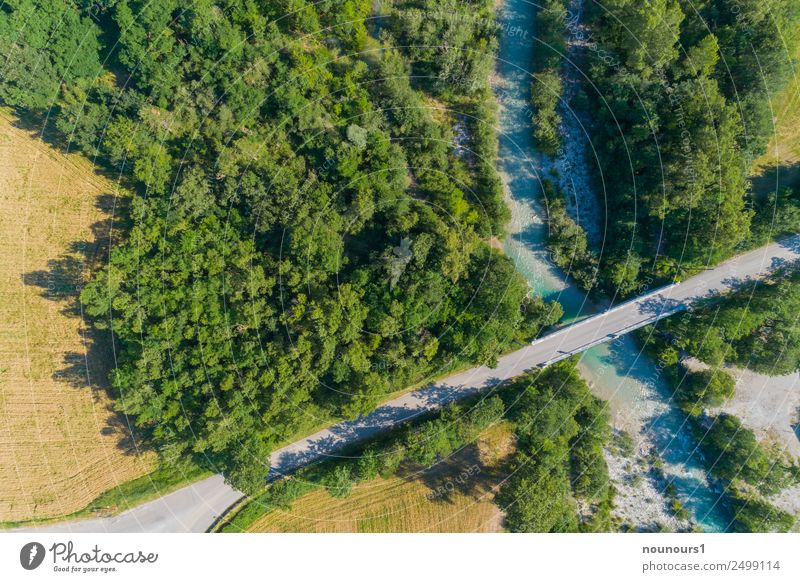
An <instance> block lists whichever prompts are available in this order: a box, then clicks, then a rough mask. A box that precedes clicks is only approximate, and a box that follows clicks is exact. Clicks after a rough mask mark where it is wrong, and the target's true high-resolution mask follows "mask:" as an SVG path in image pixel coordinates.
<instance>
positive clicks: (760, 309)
mask: <svg viewBox="0 0 800 582" xmlns="http://www.w3.org/2000/svg"><path fill="white" fill-rule="evenodd" d="M799 301H800V271H798V269H797V268H796V267H792V266H788V267H786V269H785V270H784V272H782V273H779V275H778V276H776V277H775V278H773V279H770V280H767V281H764V282H758V283H755V284H753V285H746V286H744V287H743V288H741V289H739V290H738V291H734V292H732V293H729V294H728V295H725V296H724V297H721V298H714V299H711V300H708V301H706V302H705V303H703V304H701V305H700V306H699V307H697V308H696V309H694V310H693V311H692V312H690V313H684V314H680V315H676V316H673V317H671V318H669V319H667V320H663V321H662V322H660V323H659V324H658V326H657V328H656V330H653V329H650V328H647V329H645V330H643V331H642V332H641V333H640V338H642V339H643V341H644V342H645V344H646V346H647V349H648V351H650V352H651V353H652V354H653V355H654V357H655V358H656V360H657V361H658V363H659V369H661V370H662V371H663V373H664V374H665V376H666V379H667V380H668V381H669V382H670V384H671V385H672V386H673V387H674V390H675V392H674V394H673V398H674V399H675V401H676V402H677V403H678V405H679V406H680V407H681V409H682V410H683V411H684V412H685V413H686V414H687V415H688V419H689V422H690V425H691V427H692V430H693V432H694V435H695V437H696V438H697V441H698V443H699V450H700V451H701V452H702V453H703V459H704V462H705V463H706V466H707V467H708V470H709V473H710V475H712V476H713V477H714V478H715V479H717V480H718V481H719V482H720V483H721V484H722V485H723V487H724V501H725V503H726V505H727V507H728V510H729V513H730V514H731V521H732V524H733V527H734V528H735V529H740V530H744V531H773V530H777V531H787V530H789V529H790V528H791V527H792V526H793V524H794V522H795V518H794V517H793V516H791V515H790V514H788V513H786V512H784V511H782V510H780V509H778V508H777V507H773V506H772V505H771V504H770V502H769V500H768V497H769V496H772V495H775V494H777V493H779V492H780V491H781V490H783V489H785V488H787V487H790V486H793V485H796V484H797V483H800V464H799V463H798V460H797V459H792V458H790V457H789V456H787V455H786V454H785V453H783V452H782V451H780V450H777V448H776V447H770V446H767V445H765V444H763V443H760V442H758V440H757V439H756V436H755V434H754V433H753V431H752V430H750V429H749V428H747V427H745V426H743V425H742V423H741V421H740V420H739V419H738V418H736V417H735V416H732V415H730V414H725V413H718V414H715V415H714V414H710V413H709V409H714V408H717V407H719V406H720V405H722V404H723V403H724V402H725V401H726V400H728V399H729V398H731V397H732V396H733V395H734V391H735V382H734V379H733V377H732V376H731V374H730V373H729V372H728V371H726V370H725V368H724V366H726V365H730V364H734V365H738V366H741V367H748V368H751V369H753V370H757V371H759V372H761V373H765V374H771V375H782V374H787V373H792V372H795V371H796V370H797V369H798V368H800V357H799V356H800V351H799V350H800V348H798V346H800V342H798V339H800V336H798V330H797V323H796V322H797V313H798V309H799V308H800V303H798V302H799ZM690 357H693V358H696V359H697V360H700V361H701V362H702V363H704V364H705V365H707V366H709V367H708V368H703V369H699V370H698V369H695V368H696V367H693V368H689V367H688V366H687V365H686V364H685V362H686V361H687V358H690Z"/></svg>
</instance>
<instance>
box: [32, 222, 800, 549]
mask: <svg viewBox="0 0 800 582" xmlns="http://www.w3.org/2000/svg"><path fill="white" fill-rule="evenodd" d="M798 258H800V235H795V236H792V237H790V238H788V239H786V240H783V241H780V242H775V243H772V244H769V245H766V246H763V247H760V248H758V249H756V250H753V251H750V252H747V253H744V254H742V255H739V256H737V257H735V258H733V259H730V260H728V261H725V262H724V263H721V264H720V265H717V266H716V267H713V268H710V269H708V270H706V271H704V272H702V273H700V274H698V275H695V276H693V277H691V278H689V279H686V280H685V281H681V282H677V283H674V284H672V285H669V286H667V287H663V288H660V289H656V290H655V291H652V292H649V293H645V294H644V295H642V296H639V297H637V298H635V299H632V300H630V301H627V302H625V303H621V304H619V305H615V306H613V307H611V308H610V309H607V310H606V311H603V312H601V313H598V314H596V315H592V316H590V317H586V318H583V319H580V320H578V321H575V322H573V323H570V324H569V325H565V326H563V327H561V328H558V329H556V330H555V331H553V332H552V333H549V334H548V335H545V336H543V337H541V338H538V339H536V340H534V341H533V342H531V343H530V344H529V345H526V346H525V347H523V348H520V349H518V350H516V351H514V352H512V353H509V354H507V355H505V356H503V357H501V358H500V359H499V360H498V362H497V366H495V367H493V368H490V367H488V366H478V367H476V368H472V369H470V370H466V371H464V372H460V373H457V374H454V375H452V376H448V377H447V378H445V379H443V380H439V381H437V382H434V383H431V384H429V385H427V386H425V387H423V388H421V389H419V390H416V391H413V392H409V393H407V394H404V395H402V396H399V397H397V398H394V399H393V400H390V401H388V402H385V403H384V404H382V405H381V406H379V407H378V408H376V409H375V410H374V411H372V412H371V413H369V414H367V415H365V416H363V417H361V418H359V419H357V420H353V421H345V422H341V423H338V424H335V425H333V426H331V427H328V428H326V429H324V430H321V431H319V432H317V433H315V434H313V435H311V436H308V437H306V438H304V439H301V440H299V441H297V442H295V443H292V444H290V445H288V446H285V447H283V448H281V449H278V450H277V451H275V452H274V453H273V454H272V456H271V458H270V464H269V475H268V478H269V479H275V478H277V477H280V476H282V475H286V474H289V473H291V472H293V471H296V470H297V469H299V468H301V467H304V466H306V465H308V464H310V463H313V462H316V461H319V460H322V459H325V458H329V457H336V456H337V453H340V452H341V451H342V449H344V448H346V447H347V446H348V445H352V444H355V443H358V442H361V441H364V440H367V439H369V438H371V437H374V436H376V435H378V434H380V433H382V432H385V431H386V430H389V429H391V428H393V427H396V426H398V425H400V424H402V423H404V422H407V421H409V420H411V419H413V418H415V417H417V416H419V415H421V414H427V413H429V412H432V411H435V410H437V409H439V408H441V407H442V406H445V405H447V404H449V403H451V402H455V401H457V400H460V399H462V398H465V397H467V396H472V395H475V394H478V393H480V392H481V391H484V390H487V389H489V388H491V387H493V386H496V385H498V384H500V383H502V382H504V381H505V380H508V379H511V378H515V377H517V376H520V375H522V374H524V373H526V372H529V371H532V370H535V369H537V368H542V367H544V366H547V365H549V364H552V363H554V362H557V361H559V360H563V359H565V358H568V357H570V356H573V355H575V354H579V353H581V352H583V351H585V350H587V349H589V348H591V347H593V346H596V345H598V344H601V343H603V342H606V341H610V340H613V339H614V338H617V337H619V336H621V335H624V334H627V333H630V332H631V331H633V330H635V329H638V328H641V327H643V326H645V325H648V324H651V323H655V322H656V321H658V320H660V319H663V318H664V317H668V316H670V315H672V314H674V313H677V312H678V311H681V310H684V309H687V308H688V307H689V306H691V305H692V304H694V303H696V302H697V301H700V300H702V299H706V298H708V297H711V296H713V295H715V294H721V293H725V292H728V291H730V290H732V289H734V288H737V287H740V286H742V285H745V284H747V283H748V282H754V281H756V280H758V279H762V278H764V277H765V276H768V275H769V274H770V273H774V272H775V271H776V270H777V269H779V268H780V267H781V266H784V265H787V264H788V263H790V262H792V261H795V260H797V259H798ZM265 470H266V464H265ZM241 498H242V494H241V493H240V492H238V491H236V490H234V489H232V488H231V487H230V486H228V485H226V484H225V483H224V481H223V479H222V477H221V476H219V475H215V476H213V477H210V478H208V479H205V480H203V481H201V482H199V483H195V484H193V485H191V486H188V487H185V488H183V489H180V490H178V491H176V492H174V493H171V494H169V495H166V496H164V497H161V498H159V499H157V500H155V501H152V502H150V503H146V504H144V505H142V506H140V507H137V508H134V509H132V510H130V511H127V512H125V513H122V514H120V515H118V516H115V517H109V518H99V519H90V520H86V521H78V522H73V523H64V524H58V525H53V526H47V527H42V528H36V529H38V531H46V532H76V533H80V532H105V531H108V532H190V531H194V532H202V531H206V530H207V529H208V528H209V527H211V525H212V524H213V523H214V522H215V521H216V520H217V519H218V517H219V516H220V515H222V514H223V513H224V512H225V511H226V510H227V509H228V508H229V507H231V506H232V505H233V504H235V503H237V502H238V501H239V500H240V499H241Z"/></svg>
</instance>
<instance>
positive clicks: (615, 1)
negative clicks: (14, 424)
mask: <svg viewBox="0 0 800 582" xmlns="http://www.w3.org/2000/svg"><path fill="white" fill-rule="evenodd" d="M570 19H572V20H570ZM580 20H581V22H580V24H581V25H582V26H583V27H584V28H582V29H580V30H578V29H577V28H576V26H577V23H576V22H575V21H574V14H570V13H568V12H567V11H566V9H565V3H564V2H563V1H562V0H548V1H547V2H545V3H544V4H543V5H542V6H541V7H540V9H539V13H538V17H537V36H538V39H539V42H538V43H537V46H536V51H537V55H538V58H537V61H536V64H535V69H534V72H533V78H534V80H533V91H532V100H533V108H534V113H535V117H534V119H535V120H536V121H537V125H536V127H535V130H534V131H535V137H536V138H537V143H538V144H539V147H540V148H541V149H542V151H543V152H545V153H548V154H550V155H552V154H554V153H555V151H556V150H557V148H558V144H559V140H560V139H561V137H560V135H559V132H558V126H559V123H560V117H559V111H561V110H562V109H563V107H564V106H565V105H561V106H560V105H559V100H560V99H561V98H562V85H563V78H564V76H565V75H566V74H567V72H568V71H570V70H571V68H573V67H579V68H580V73H579V74H576V75H574V76H575V77H576V78H577V79H578V80H579V81H580V82H581V86H582V89H581V91H579V92H578V93H577V95H576V96H575V98H574V99H573V101H572V102H571V103H570V104H569V106H570V107H572V108H574V109H575V110H576V111H578V114H579V115H582V120H583V122H584V123H585V124H586V126H587V130H588V132H589V138H590V139H591V142H592V144H593V145H594V148H595V149H596V151H597V156H598V159H597V161H596V164H594V165H593V168H594V173H595V180H594V182H595V190H596V192H595V193H596V195H597V196H599V197H601V198H602V200H601V206H605V208H606V214H607V215H608V216H610V217H613V220H608V221H607V224H608V225H609V230H608V232H606V233H605V237H604V241H605V242H604V247H603V249H592V250H594V251H600V250H602V252H601V253H599V257H598V260H599V271H598V275H599V277H598V280H597V283H599V285H600V286H601V288H603V290H604V291H605V292H607V293H609V294H615V293H619V294H620V295H622V296H626V295H632V294H635V292H636V291H637V289H639V288H640V287H641V285H642V281H643V280H645V279H652V280H656V281H669V280H671V279H673V278H675V277H678V278H681V277H684V276H686V275H687V274H692V273H694V272H697V271H698V270H699V269H701V268H703V267H705V266H708V265H713V264H716V263H717V262H719V261H721V260H722V259H724V258H727V257H729V256H731V255H732V254H735V253H736V252H737V251H740V250H741V249H742V248H744V247H747V246H750V245H752V244H756V243H757V242H759V241H762V242H763V241H764V240H765V239H769V238H772V237H775V236H777V235H779V234H781V233H783V232H785V231H786V230H787V227H790V226H791V225H792V224H794V223H792V222H791V220H792V218H793V212H794V213H796V206H795V205H794V198H793V197H792V196H791V195H789V196H787V195H785V194H784V193H779V194H774V195H772V196H771V197H768V198H769V199H766V200H765V199H760V198H758V197H756V196H755V195H753V194H751V193H750V192H749V189H748V175H749V169H750V167H751V165H752V162H753V160H754V159H755V158H756V157H758V156H759V155H760V154H761V153H763V151H764V149H765V148H766V145H767V141H768V140H769V138H770V136H771V135H772V134H773V133H774V127H773V124H774V121H773V113H772V112H771V110H770V102H771V98H772V96H774V95H775V94H776V93H778V92H779V91H780V90H781V89H782V88H783V87H784V86H785V85H786V84H787V82H788V80H789V79H790V78H791V75H792V71H793V66H794V64H793V63H794V57H795V55H796V52H797V51H796V47H797V43H798V40H799V39H798V30H800V11H798V10H797V7H796V4H795V3H793V2H791V1H790V0H767V1H762V0H742V1H737V2H728V1H726V0H703V1H701V2H699V3H698V2H686V1H684V0H653V1H650V0H648V1H647V2H643V3H642V2H634V1H632V0H606V1H604V2H602V3H599V2H590V3H586V4H585V5H584V7H583V11H582V14H581V19H580ZM578 35H580V36H578ZM575 38H580V44H581V49H580V51H579V52H578V53H577V54H576V55H573V58H574V59H576V60H575V61H574V62H572V63H567V62H566V60H565V58H564V56H565V54H566V50H567V48H566V47H567V40H575ZM584 75H585V77H584ZM592 157H593V154H592ZM779 207H781V210H780V219H781V220H780V221H777V222H776V221H774V220H773V218H774V217H773V214H774V213H775V211H776V209H777V208H779ZM782 208H786V210H785V211H783V210H782ZM599 218H600V217H598V219H599ZM562 222H563V221H562ZM600 223H601V224H602V222H600ZM751 223H752V227H753V228H752V231H751ZM555 244H556V246H557V247H558V248H557V251H558V252H560V254H561V255H565V254H567V253H569V252H571V251H572V250H573V249H572V247H571V246H570V245H569V244H565V243H564V242H563V241H561V242H559V241H555ZM559 245H561V246H560V247H559ZM579 250H580V249H579ZM580 259H581V257H578V267H580ZM579 275H581V277H580V278H582V279H584V280H581V281H579V282H580V283H581V284H582V285H583V286H584V287H585V288H587V287H591V286H592V283H593V281H594V280H593V279H590V278H589V279H587V277H585V276H583V275H584V273H579Z"/></svg>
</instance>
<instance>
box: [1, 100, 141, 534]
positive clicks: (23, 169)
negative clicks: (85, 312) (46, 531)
mask: <svg viewBox="0 0 800 582" xmlns="http://www.w3.org/2000/svg"><path fill="white" fill-rule="evenodd" d="M118 193H119V192H118V187H117V185H116V184H115V183H114V182H112V181H110V180H107V179H105V178H103V177H102V176H100V175H98V174H97V173H96V172H95V169H94V167H93V166H92V164H91V163H89V162H88V161H87V160H86V159H85V158H83V157H81V156H79V155H77V154H64V153H61V152H59V151H58V150H56V149H54V148H53V147H51V146H49V145H48V144H46V143H44V142H43V141H41V140H39V139H37V138H36V137H35V136H34V134H32V133H31V132H30V131H27V130H25V129H21V128H19V127H15V125H14V122H13V120H12V117H11V115H10V114H9V113H8V112H7V111H3V110H0V257H1V258H0V273H1V274H0V311H1V313H2V314H1V315H0V522H9V521H23V520H30V519H40V518H48V517H56V516H61V515H65V514H69V513H73V512H75V511H77V510H80V509H82V508H83V507H85V506H86V505H87V504H89V502H91V501H92V500H93V499H95V498H96V497H97V496H98V495H100V494H101V493H103V492H104V491H107V490H109V489H111V488H113V487H115V486H117V485H119V484H121V483H124V482H126V481H129V480H131V479H134V478H136V477H139V476H141V475H143V474H145V473H147V472H149V470H151V469H152V467H153V465H154V462H155V457H154V455H152V454H144V455H142V456H138V455H136V454H135V451H134V446H133V443H132V442H131V439H130V438H129V434H128V433H127V431H126V430H125V422H124V420H122V419H120V418H119V417H118V416H117V415H115V414H114V413H113V412H112V411H111V410H110V404H111V402H110V399H109V397H108V395H107V394H106V391H105V389H106V384H105V382H106V377H107V372H108V370H109V369H110V367H111V365H112V362H113V359H112V353H111V349H110V348H111V346H110V342H108V341H106V342H101V345H97V344H96V343H95V342H94V341H93V337H92V335H91V334H90V333H89V330H88V329H87V326H86V324H85V323H84V322H83V321H82V318H81V311H80V304H79V302H78V293H79V289H80V287H81V285H82V281H85V278H86V276H87V274H88V273H89V270H90V268H91V267H92V266H96V264H97V263H99V262H101V261H102V259H103V256H104V254H103V252H102V249H101V247H100V244H101V243H102V242H103V241H104V240H105V241H106V242H107V240H108V225H109V224H110V212H111V210H112V205H113V204H114V200H115V198H116V197H117V194H118ZM93 264H94V265H93ZM103 343H104V344H105V345H104V346H103V345H102V344H103ZM103 348H105V349H103Z"/></svg>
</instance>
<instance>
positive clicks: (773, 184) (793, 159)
mask: <svg viewBox="0 0 800 582" xmlns="http://www.w3.org/2000/svg"><path fill="white" fill-rule="evenodd" d="M797 56H798V57H800V55H797ZM772 112H773V116H774V121H775V134H774V135H773V137H772V139H771V140H770V142H769V146H768V147H767V151H766V152H765V153H764V155H763V156H761V157H760V158H758V159H757V160H756V161H755V163H754V169H753V189H754V190H755V192H757V193H759V194H764V193H767V192H773V191H775V190H777V189H783V188H785V187H787V186H789V187H797V186H798V185H800V76H797V75H796V76H795V77H794V78H793V79H792V80H791V81H790V82H789V84H788V85H787V86H786V88H785V89H784V90H783V91H781V92H780V93H779V94H777V95H775V97H774V98H773V100H772Z"/></svg>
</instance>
